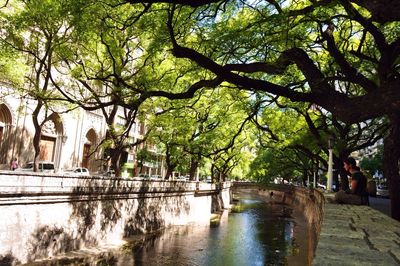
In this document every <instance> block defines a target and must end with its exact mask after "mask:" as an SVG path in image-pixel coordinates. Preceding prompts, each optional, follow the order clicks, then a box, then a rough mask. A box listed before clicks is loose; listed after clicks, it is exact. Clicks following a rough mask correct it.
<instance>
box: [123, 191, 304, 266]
mask: <svg viewBox="0 0 400 266" xmlns="http://www.w3.org/2000/svg"><path fill="white" fill-rule="evenodd" d="M235 197H236V198H238V199H239V202H238V203H237V205H236V206H235V207H234V208H233V211H232V212H228V211H225V212H224V213H223V214H222V217H221V222H220V224H219V225H217V226H199V225H191V226H182V227H174V228H171V229H168V230H166V231H164V232H163V233H161V234H159V235H156V236H154V237H153V238H152V239H151V240H148V241H146V242H145V243H144V244H143V245H140V246H139V247H136V248H135V249H133V250H132V253H131V255H132V258H131V259H132V262H131V263H129V264H130V265H199V266H200V265H201V266H203V265H210V266H211V265H212V266H214V265H221V266H222V265H229V266H235V265H238V266H242V265H243V266H247V265H249V266H250V265H310V264H311V263H310V261H308V260H309V257H308V254H309V250H308V244H307V242H308V241H307V240H308V235H307V231H308V230H307V225H306V222H305V220H304V218H303V217H302V215H301V214H300V213H296V210H293V209H292V208H290V207H289V206H287V205H283V204H276V203H274V204H271V203H266V202H265V201H264V200H263V199H262V198H257V197H256V196H250V195H246V194H240V195H235ZM125 262H126V263H128V261H125Z"/></svg>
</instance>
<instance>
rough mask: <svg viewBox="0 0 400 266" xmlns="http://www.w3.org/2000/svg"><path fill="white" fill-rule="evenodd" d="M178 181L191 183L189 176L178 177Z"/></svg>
mask: <svg viewBox="0 0 400 266" xmlns="http://www.w3.org/2000/svg"><path fill="white" fill-rule="evenodd" d="M176 180H177V181H189V176H178V177H177V178H176Z"/></svg>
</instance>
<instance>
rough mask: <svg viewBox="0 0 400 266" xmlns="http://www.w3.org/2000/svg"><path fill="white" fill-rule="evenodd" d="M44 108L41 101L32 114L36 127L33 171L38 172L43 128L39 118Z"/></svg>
mask: <svg viewBox="0 0 400 266" xmlns="http://www.w3.org/2000/svg"><path fill="white" fill-rule="evenodd" d="M41 108H42V103H41V101H38V103H37V105H36V108H35V110H34V111H33V113H32V122H33V125H34V127H35V135H34V136H33V149H34V152H35V153H34V157H33V171H34V172H37V171H38V164H39V156H40V138H41V136H42V127H41V126H40V123H39V120H38V116H39V112H40V109H41Z"/></svg>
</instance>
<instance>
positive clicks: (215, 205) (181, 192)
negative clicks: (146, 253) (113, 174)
mask: <svg viewBox="0 0 400 266" xmlns="http://www.w3.org/2000/svg"><path fill="white" fill-rule="evenodd" d="M230 186H231V184H230V183H229V182H226V183H223V184H220V185H219V186H216V185H214V184H207V183H198V182H197V183H196V182H176V181H166V182H164V181H153V182H152V181H133V180H128V179H121V178H96V177H73V176H58V175H41V174H39V173H38V174H36V173H18V172H2V173H0V215H1V219H0V265H4V264H5V265H18V264H21V263H26V262H31V261H35V260H38V259H43V258H49V257H55V256H57V255H58V254H63V253H66V252H70V251H74V250H80V249H84V248H89V247H102V246H118V245H123V244H124V238H127V237H130V236H132V235H136V234H141V233H149V232H154V231H157V230H159V229H160V228H165V227H168V226H172V225H181V224H187V223H190V222H194V221H195V222H196V223H202V222H203V223H205V224H209V223H210V217H211V214H212V212H213V211H217V210H218V209H220V208H226V207H229V204H230V195H231V192H230ZM2 263H3V264H2Z"/></svg>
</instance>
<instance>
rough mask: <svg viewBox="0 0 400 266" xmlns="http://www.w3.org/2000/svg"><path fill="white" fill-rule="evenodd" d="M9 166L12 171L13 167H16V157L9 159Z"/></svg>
mask: <svg viewBox="0 0 400 266" xmlns="http://www.w3.org/2000/svg"><path fill="white" fill-rule="evenodd" d="M10 168H11V170H13V171H15V169H17V168H18V160H17V158H14V159H12V160H11V164H10Z"/></svg>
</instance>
